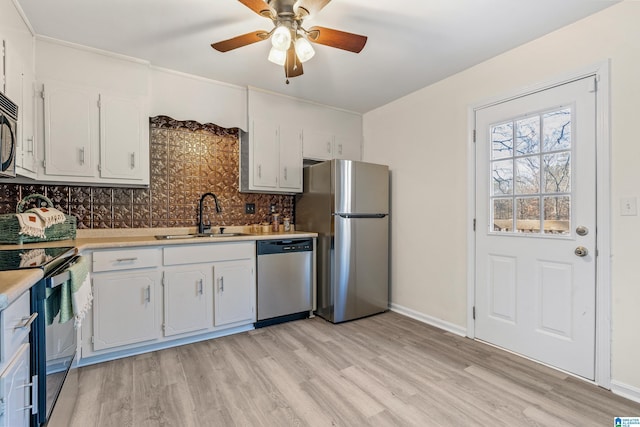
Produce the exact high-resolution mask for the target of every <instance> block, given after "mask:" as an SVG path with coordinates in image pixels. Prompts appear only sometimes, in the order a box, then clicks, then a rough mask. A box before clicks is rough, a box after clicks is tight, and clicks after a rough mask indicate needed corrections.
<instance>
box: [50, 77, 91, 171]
mask: <svg viewBox="0 0 640 427" xmlns="http://www.w3.org/2000/svg"><path fill="white" fill-rule="evenodd" d="M97 102H98V94H97V92H95V91H93V90H91V89H88V88H82V87H77V86H72V85H64V84H61V83H47V84H46V85H45V86H44V138H45V142H44V145H45V174H47V175H61V176H85V177H93V176H95V172H96V168H95V167H94V150H95V149H96V148H97V147H98V123H97V122H98V105H97Z"/></svg>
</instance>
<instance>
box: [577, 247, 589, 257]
mask: <svg viewBox="0 0 640 427" xmlns="http://www.w3.org/2000/svg"><path fill="white" fill-rule="evenodd" d="M573 253H575V254H576V255H577V256H579V257H583V256H587V255H588V254H589V250H588V249H587V248H585V247H584V246H578V247H577V248H576V250H575V251H573Z"/></svg>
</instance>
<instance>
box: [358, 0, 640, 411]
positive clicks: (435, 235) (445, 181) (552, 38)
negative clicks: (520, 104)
mask: <svg viewBox="0 0 640 427" xmlns="http://www.w3.org/2000/svg"><path fill="white" fill-rule="evenodd" d="M639 22H640V2H635V1H625V2H623V3H620V4H617V5H615V6H612V7H610V8H608V9H606V10H604V11H602V12H600V13H598V14H596V15H593V16H591V17H588V18H586V19H584V20H582V21H579V22H577V23H575V24H572V25H570V26H567V27H565V28H563V29H560V30H558V31H556V32H554V33H551V34H549V35H547V36H545V37H542V38H540V39H538V40H535V41H533V42H531V43H528V44H526V45H524V46H521V47H519V48H516V49H514V50H512V51H509V52H506V53H504V54H502V55H500V56H498V57H495V58H493V59H491V60H489V61H486V62H484V63H482V64H479V65H477V66H475V67H473V68H470V69H468V70H466V71H464V72H461V73H459V74H457V75H455V76H452V77H450V78H447V79H445V80H443V81H440V82H438V83H436V84H434V85H431V86H429V87H426V88H424V89H421V90H419V91H417V92H414V93H413V94H410V95H408V96H406V97H404V98H402V99H399V100H397V101H394V102H392V103H390V104H388V105H386V106H383V107H381V108H379V109H377V110H374V111H371V112H369V113H367V114H366V115H365V116H364V120H363V124H364V138H365V142H364V155H363V158H364V160H366V161H372V162H381V163H387V164H389V165H390V167H391V170H392V180H393V184H392V191H393V196H392V207H393V218H392V227H393V237H392V251H393V255H392V302H393V304H394V305H396V306H399V307H402V308H406V309H409V310H413V311H415V312H416V313H418V314H420V315H421V316H423V317H425V318H428V319H429V318H430V319H436V320H439V321H442V322H443V323H445V324H446V323H449V324H452V325H453V326H454V327H457V328H460V329H463V328H465V325H466V301H467V300H466V286H467V284H466V274H467V259H466V255H465V251H466V246H467V241H466V229H467V226H468V224H467V221H466V212H467V209H468V206H467V203H466V192H467V179H468V177H467V174H468V172H469V171H467V167H466V166H467V155H468V153H467V141H468V117H467V111H468V110H467V109H468V107H469V106H470V105H473V104H476V103H478V102H481V101H483V100H487V99H493V98H495V97H496V96H499V95H501V94H506V93H509V92H513V91H516V90H518V89H521V88H523V87H525V86H530V85H533V84H536V83H541V82H545V81H549V80H552V79H553V78H554V77H557V76H563V75H566V74H567V73H570V72H572V71H575V70H580V69H583V68H584V67H585V66H589V65H591V64H594V63H597V62H599V61H602V60H606V59H609V58H610V59H611V64H612V66H611V70H612V73H611V90H612V91H611V114H612V123H611V126H612V127H611V137H612V143H611V149H612V165H611V166H612V192H611V194H612V200H613V206H612V210H611V213H612V231H613V234H612V254H613V261H612V287H613V295H612V323H613V332H612V335H613V337H612V339H613V343H612V345H613V348H612V365H613V366H612V369H613V371H612V376H613V382H614V385H615V384H618V385H622V386H623V387H625V388H626V389H627V391H631V392H632V394H633V393H637V394H635V395H634V397H636V398H638V399H640V334H639V333H638V330H639V328H640V268H639V267H638V265H639V261H638V251H637V250H636V248H637V242H640V217H638V216H625V217H622V216H620V209H619V200H620V198H621V197H629V196H630V197H639V196H640V164H639V163H640V137H639V136H638V131H637V126H638V122H639V118H640V53H639V52H640V25H638V23H639Z"/></svg>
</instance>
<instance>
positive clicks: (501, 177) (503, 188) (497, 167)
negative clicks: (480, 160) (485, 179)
mask: <svg viewBox="0 0 640 427" xmlns="http://www.w3.org/2000/svg"><path fill="white" fill-rule="evenodd" d="M491 166H492V169H493V172H492V180H493V185H492V189H493V193H492V194H493V195H494V196H501V195H506V194H512V192H513V162H512V161H511V160H501V161H498V162H493V163H492V164H491Z"/></svg>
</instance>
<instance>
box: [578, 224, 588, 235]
mask: <svg viewBox="0 0 640 427" xmlns="http://www.w3.org/2000/svg"><path fill="white" fill-rule="evenodd" d="M576 234H577V235H578V236H586V235H587V234H589V229H588V228H587V227H585V226H584V225H579V226H577V227H576Z"/></svg>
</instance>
